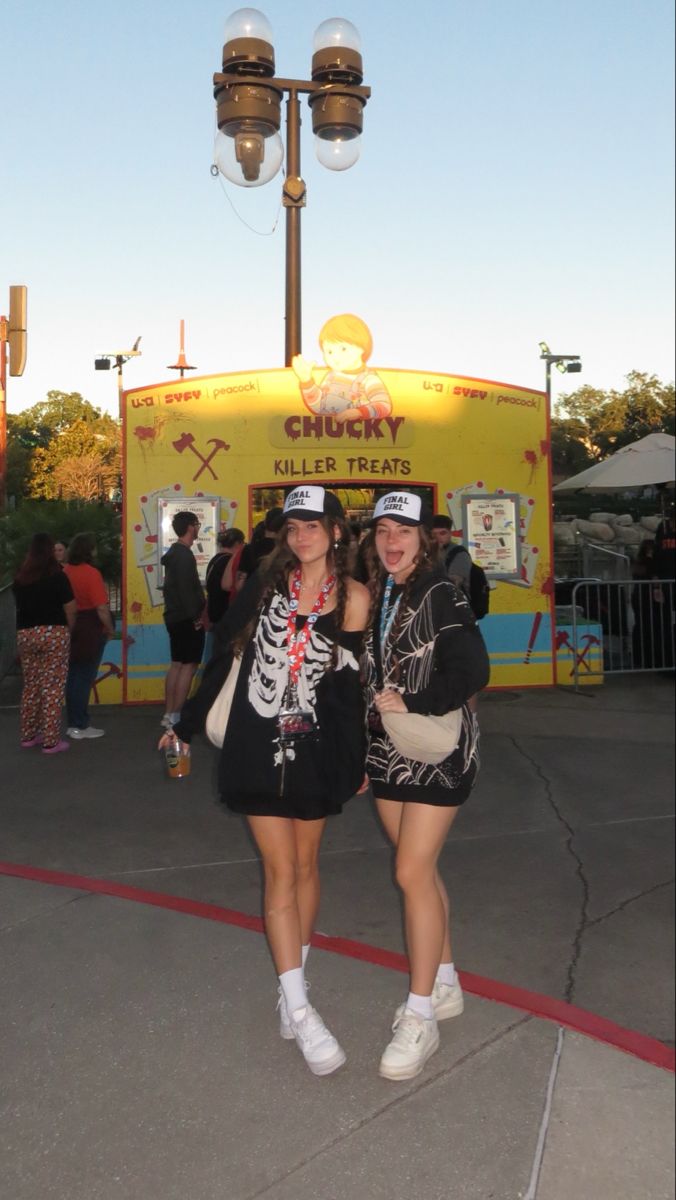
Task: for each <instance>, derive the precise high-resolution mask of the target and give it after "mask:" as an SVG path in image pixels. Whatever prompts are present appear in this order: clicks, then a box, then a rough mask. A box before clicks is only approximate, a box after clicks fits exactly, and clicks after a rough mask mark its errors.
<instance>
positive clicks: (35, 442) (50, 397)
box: [7, 391, 121, 500]
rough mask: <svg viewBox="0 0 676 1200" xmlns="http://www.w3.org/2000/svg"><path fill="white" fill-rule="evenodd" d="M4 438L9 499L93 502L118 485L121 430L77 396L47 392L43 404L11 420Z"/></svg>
mask: <svg viewBox="0 0 676 1200" xmlns="http://www.w3.org/2000/svg"><path fill="white" fill-rule="evenodd" d="M7 432H8V487H7V492H8V495H13V496H16V497H18V498H21V497H30V498H33V499H44V500H54V499H64V500H92V499H95V498H103V497H104V496H106V495H107V494H108V492H109V490H110V488H112V487H115V486H116V484H117V481H118V478H119V475H120V470H121V446H120V428H119V424H118V422H117V421H115V420H114V419H113V418H112V417H110V416H108V415H107V414H105V413H102V412H101V411H100V410H99V409H98V408H94V406H93V405H92V404H90V403H89V401H88V400H84V399H83V397H82V396H81V395H80V393H79V392H58V391H51V392H48V393H47V399H46V400H43V401H40V403H38V404H34V405H33V406H32V407H31V408H27V409H25V410H24V412H22V413H18V414H15V415H12V416H10V417H9V418H8V422H7Z"/></svg>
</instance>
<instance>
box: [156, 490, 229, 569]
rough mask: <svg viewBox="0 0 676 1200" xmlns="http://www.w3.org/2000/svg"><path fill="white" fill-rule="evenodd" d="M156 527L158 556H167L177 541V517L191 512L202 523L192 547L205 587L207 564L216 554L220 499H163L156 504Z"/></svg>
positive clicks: (215, 497)
mask: <svg viewBox="0 0 676 1200" xmlns="http://www.w3.org/2000/svg"><path fill="white" fill-rule="evenodd" d="M157 508H158V512H157V527H158V531H159V554H160V561H161V559H162V555H163V554H166V552H167V550H168V549H169V547H170V546H173V544H174V542H177V541H178V538H177V536H176V534H175V533H174V529H173V526H172V524H171V522H172V521H173V519H174V517H175V516H176V513H180V512H191V513H194V514H195V516H196V517H197V520H198V521H199V523H200V528H199V533H198V534H197V537H196V538H195V541H194V542H193V544H192V552H193V554H194V555H195V561H196V563H197V572H198V574H199V577H200V581H201V582H202V583H204V581H205V578H206V573H207V564H208V563H209V561H210V560H211V559H212V558H213V557H214V554H215V553H216V549H217V547H216V535H217V533H218V530H219V513H220V498H219V497H217V496H181V497H180V499H177V498H176V497H175V496H160V498H159V500H158V502H157Z"/></svg>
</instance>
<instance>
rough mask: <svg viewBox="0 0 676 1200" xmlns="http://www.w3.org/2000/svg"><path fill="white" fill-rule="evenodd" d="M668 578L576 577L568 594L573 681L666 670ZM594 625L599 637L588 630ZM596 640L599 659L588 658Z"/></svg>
mask: <svg viewBox="0 0 676 1200" xmlns="http://www.w3.org/2000/svg"><path fill="white" fill-rule="evenodd" d="M675 599H676V584H675V582H674V580H673V579H669V580H662V581H660V580H655V579H640V580H639V579H637V580H632V581H623V580H602V579H581V580H579V581H578V582H577V583H576V584H575V586H574V588H573V590H572V594H571V604H572V608H573V677H574V680H575V687H576V688H577V687H578V685H579V683H580V680H581V678H583V677H587V678H588V677H589V676H593V675H621V674H628V673H638V672H640V671H670V670H673V669H674V665H675V663H676V639H675V632H674V619H675V612H674V607H675V605H674V601H675ZM590 625H597V626H600V634H601V636H600V638H599V637H597V636H596V634H594V633H590V631H589V626H590ZM599 642H601V644H602V647H603V657H602V659H601V656H600V655H599V654H598V653H597V654H596V655H594V654H593V648H594V647H595V646H596V647H597V646H598V645H599Z"/></svg>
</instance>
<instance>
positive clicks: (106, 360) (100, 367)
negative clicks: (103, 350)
mask: <svg viewBox="0 0 676 1200" xmlns="http://www.w3.org/2000/svg"><path fill="white" fill-rule="evenodd" d="M140 341H141V339H140V337H137V339H136V341H135V342H134V345H133V346H132V348H131V350H116V351H114V352H113V353H112V354H100V355H99V357H98V358H95V359H94V370H95V371H109V370H110V368H111V367H112V366H113V365H115V367H116V369H117V406H118V413H117V415H118V417H119V419H120V421H121V420H122V399H123V396H124V384H123V382H122V368H123V366H124V364H125V363H126V362H128V361H129V359H130V358H138V357H140V355H141V354H142V353H143V352H142V351H141V350H139V348H138V346H139V342H140Z"/></svg>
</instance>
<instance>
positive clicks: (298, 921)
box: [160, 485, 369, 1075]
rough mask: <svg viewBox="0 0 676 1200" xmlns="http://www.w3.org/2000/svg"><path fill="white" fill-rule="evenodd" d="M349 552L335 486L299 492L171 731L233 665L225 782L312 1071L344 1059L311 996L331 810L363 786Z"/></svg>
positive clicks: (211, 696)
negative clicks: (308, 980)
mask: <svg viewBox="0 0 676 1200" xmlns="http://www.w3.org/2000/svg"><path fill="white" fill-rule="evenodd" d="M348 550H349V538H348V535H347V529H346V525H345V520H344V517H343V510H342V507H341V505H340V502H339V500H338V498H337V497H336V496H334V495H333V493H331V492H328V491H326V489H325V488H323V487H319V486H309V485H308V486H302V487H298V488H296V489H294V491H292V492H290V493H289V495H288V496H287V498H286V501H285V505H284V521H283V525H282V528H281V530H280V533H279V538H278V544H277V548H276V550H275V551H274V553H273V554H272V555H271V556H270V557H269V558H268V559H266V561H265V563H264V564H262V565H261V567H260V568H259V569H258V570H257V571H256V573H255V574H254V575H253V576H252V578H251V579H250V580H249V581H248V583H247V584H246V585H245V587H244V589H243V590H242V591H241V592H240V593H239V594H238V595H237V596H236V597H235V599H234V600H233V601H232V603H231V605H230V606H229V608H228V610H227V612H226V613H225V616H224V617H223V618H222V620H221V621H220V622H219V624H218V625H217V626H216V628H215V630H214V654H213V656H212V658H211V661H210V662H209V664H208V665H207V668H206V670H205V672H204V677H203V680H202V683H201V685H200V688H199V689H198V691H197V693H196V695H195V696H194V697H193V698H192V699H191V700H189V701H188V702H187V704H186V705H185V706H184V708H183V711H182V712H181V716H180V720H179V721H178V722H177V723H176V724H175V728H174V731H173V732H174V734H175V735H176V736H177V737H178V738H179V739H180V740H181V742H183V743H188V742H190V740H191V738H192V737H193V735H194V734H195V733H198V732H200V731H201V730H203V729H204V727H205V724H206V721H207V716H208V714H209V710H210V709H211V707H212V705H213V704H214V701H215V700H216V698H217V696H218V695H219V692H220V690H221V688H222V687H223V685H224V683H225V681H226V680H228V676H229V674H230V671H231V669H234V664H235V660H237V662H238V663H239V667H238V675H237V682H236V685H235V688H234V694H233V696H232V702H231V707H230V712H229V715H228V718H227V725H226V728H225V735H224V740H223V745H222V750H221V754H220V758H219V767H218V786H219V791H220V794H221V798H222V800H223V801H224V803H225V804H226V805H227V806H228V808H229V809H230V810H231V811H233V812H236V813H242V814H243V815H245V816H246V818H247V821H248V823H249V828H250V829H251V832H252V834H253V837H254V839H255V841H256V844H257V846H258V849H259V850H260V854H261V858H262V860H263V868H264V874H265V898H264V912H265V929H266V933H267V937H268V942H269V944H270V950H271V952H272V957H273V960H274V963H275V967H276V970H277V974H278V977H279V988H280V992H279V997H280V998H279V1006H278V1007H279V1010H280V1034H281V1036H282V1037H283V1038H286V1039H289V1040H292V1039H294V1038H295V1040H296V1042H297V1044H298V1046H299V1048H300V1050H301V1052H302V1054H303V1057H304V1058H305V1061H306V1062H307V1065H308V1066H309V1068H310V1070H311V1071H312V1072H313V1074H315V1075H328V1074H330V1073H331V1072H333V1071H335V1070H337V1069H338V1067H340V1066H342V1064H343V1063H344V1062H345V1054H344V1052H343V1050H342V1049H341V1047H340V1046H339V1044H338V1042H337V1041H336V1039H335V1037H333V1035H332V1034H331V1033H330V1032H329V1031H328V1030H327V1028H326V1026H325V1025H324V1023H323V1021H322V1019H321V1017H320V1016H319V1014H318V1013H317V1011H316V1010H315V1008H314V1007H313V1006H312V1005H310V1004H309V1003H308V999H307V995H306V990H305V974H304V970H305V963H306V960H307V955H308V953H309V950H310V939H311V937H312V931H313V928H314V923H315V919H316V916H317V911H318V907H319V892H320V889H319V862H318V859H319V847H320V842H321V838H322V834H323V831H324V827H325V824H326V819H327V817H329V816H334V815H337V814H338V813H340V812H341V810H342V806H343V805H344V804H345V803H346V802H347V801H348V800H349V799H350V797H352V796H353V795H354V794H355V793H356V792H357V791H358V789H359V788H360V786H361V784H362V781H363V777H364V762H365V757H366V724H365V711H364V700H363V694H362V688H361V681H360V676H359V655H360V651H361V643H362V633H363V630H364V627H365V625H366V620H367V617H368V610H369V597H368V592H367V590H366V588H365V587H364V586H363V585H362V584H360V583H356V582H355V580H353V579H351V578H350V576H349V573H348V569H347V560H348ZM228 682H230V681H229V680H228ZM169 736H170V735H169V734H167V735H165V736H164V737H163V738H162V739H161V740H160V746H166V745H167V744H168V739H169Z"/></svg>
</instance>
